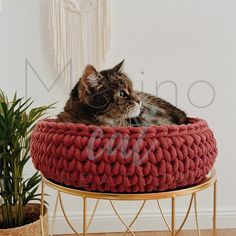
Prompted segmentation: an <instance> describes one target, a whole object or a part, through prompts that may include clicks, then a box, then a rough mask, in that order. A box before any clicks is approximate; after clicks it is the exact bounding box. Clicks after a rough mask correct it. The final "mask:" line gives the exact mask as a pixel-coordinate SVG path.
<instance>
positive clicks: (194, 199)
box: [40, 179, 217, 236]
mask: <svg viewBox="0 0 236 236" xmlns="http://www.w3.org/2000/svg"><path fill="white" fill-rule="evenodd" d="M44 184H45V183H44V181H42V185H41V186H42V189H41V208H40V223H41V233H42V234H41V235H42V236H44V235H45V234H44V224H43V215H44V187H45V186H44ZM196 192H197V191H196ZM196 192H194V193H192V194H191V199H190V202H189V206H188V209H187V212H186V214H185V217H184V219H183V222H182V224H181V225H180V227H179V228H178V230H177V231H176V230H175V205H176V203H175V198H176V196H175V195H173V196H172V197H171V199H172V213H171V227H170V226H169V224H168V221H167V219H166V217H165V215H164V213H163V211H162V208H161V205H160V202H159V200H157V205H158V208H159V210H160V213H161V216H162V218H163V220H164V222H165V224H166V226H167V228H168V230H169V231H170V233H171V235H172V236H177V235H178V234H179V233H180V232H181V230H182V228H183V226H184V224H185V223H186V221H187V219H188V216H189V213H190V210H191V207H192V203H193V202H194V215H195V222H196V227H197V232H198V236H201V232H200V228H199V221H198V212H197V196H196ZM107 200H108V201H109V202H110V204H111V206H112V209H113V210H114V212H115V214H116V215H117V217H118V218H119V220H120V221H121V223H122V224H123V225H124V226H125V227H126V230H125V231H124V233H123V236H125V235H126V234H127V233H128V232H130V233H131V234H132V235H133V236H135V234H134V232H133V231H132V230H131V227H132V226H133V224H134V223H135V221H136V220H137V218H138V216H139V215H140V213H141V211H142V210H143V208H144V206H145V204H146V201H147V200H143V202H142V204H141V206H140V208H139V210H138V212H137V213H136V215H135V216H134V218H133V220H132V221H131V223H130V224H129V225H128V224H126V223H125V221H124V220H123V219H122V217H121V216H120V215H119V213H118V211H117V209H116V207H115V206H114V204H113V201H112V200H109V199H107ZM58 202H59V203H60V207H61V209H62V212H63V215H64V217H65V219H66V221H67V223H68V224H69V226H70V228H71V229H72V230H73V232H74V233H75V234H76V235H77V236H80V234H79V233H78V232H77V231H76V230H75V228H74V227H73V225H72V224H71V222H70V221H69V219H68V217H67V215H66V211H65V209H64V206H63V202H62V198H61V192H60V190H57V198H56V202H55V206H54V212H53V219H52V227H51V232H50V235H51V236H52V231H53V226H54V223H55V217H56V212H57V208H58ZM216 202H217V179H216V180H215V181H214V202H213V235H214V236H216V213H217V212H216V205H217V203H216ZM98 204H99V199H97V201H96V204H95V207H94V209H93V212H92V215H91V217H90V220H89V221H88V224H87V222H86V218H87V217H86V214H87V198H86V197H84V196H83V235H84V236H86V233H87V231H88V229H89V226H90V224H91V223H92V220H93V218H94V215H95V212H96V210H97V207H98Z"/></svg>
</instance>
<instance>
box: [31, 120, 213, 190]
mask: <svg viewBox="0 0 236 236" xmlns="http://www.w3.org/2000/svg"><path fill="white" fill-rule="evenodd" d="M188 121H189V123H188V124H187V125H179V126H178V125H164V126H149V127H115V128H113V127H107V126H93V125H89V126H87V125H84V124H73V123H61V122H55V121H54V120H42V121H40V122H39V123H38V124H37V125H36V128H35V130H34V132H33V134H32V138H31V157H32V160H33V163H34V166H35V167H36V169H38V170H39V171H41V173H42V174H43V175H44V176H45V177H46V178H49V179H51V180H54V181H56V182H58V183H61V184H64V185H66V186H70V187H75V188H78V189H84V190H87V191H100V192H114V193H116V192H120V193H123V192H126V193H136V192H153V191H164V190H170V189H175V188H179V187H184V186H188V185H192V184H196V183H198V182H200V181H201V180H202V179H203V178H204V177H205V176H206V175H207V174H208V173H209V171H210V170H211V168H212V166H213V164H214V162H215V159H216V155H217V148H216V141H215V139H214V136H213V133H212V131H211V130H210V129H209V127H208V125H207V123H206V121H204V120H201V119H195V118H189V119H188Z"/></svg>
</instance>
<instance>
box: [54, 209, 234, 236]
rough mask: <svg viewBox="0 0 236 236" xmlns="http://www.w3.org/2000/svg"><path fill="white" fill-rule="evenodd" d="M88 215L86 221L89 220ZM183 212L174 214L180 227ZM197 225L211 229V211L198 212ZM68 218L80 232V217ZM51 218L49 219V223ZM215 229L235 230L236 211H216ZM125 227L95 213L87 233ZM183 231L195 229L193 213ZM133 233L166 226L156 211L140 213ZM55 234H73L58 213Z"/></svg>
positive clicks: (126, 217)
mask: <svg viewBox="0 0 236 236" xmlns="http://www.w3.org/2000/svg"><path fill="white" fill-rule="evenodd" d="M120 214H121V216H122V218H123V219H124V220H125V222H127V223H129V222H131V221H132V219H133V217H134V214H135V213H134V214H131V213H128V212H124V211H123V212H121V213H120ZM89 216H90V215H88V219H89ZM184 216H185V212H177V213H176V223H177V225H180V224H181V222H182V220H183V218H184ZM198 216H199V223H200V228H201V229H211V228H212V211H204V210H200V211H199V212H198ZM68 217H69V219H70V221H71V223H72V224H73V226H74V227H75V228H76V229H77V230H78V231H79V232H81V231H82V230H81V229H82V215H81V214H78V213H77V214H76V213H75V212H69V213H68ZM166 217H167V219H168V220H169V222H170V213H168V212H167V213H166ZM51 220H52V217H50V222H51ZM217 228H236V209H233V210H218V212H217ZM124 229H125V227H124V226H123V225H122V224H121V222H120V221H119V219H118V218H117V216H116V215H115V214H112V212H97V214H96V215H95V216H94V219H93V223H92V224H91V227H90V228H89V232H91V233H92V232H93V233H95V232H96V233H101V232H123V231H124ZM184 229H196V225H195V218H194V214H193V212H191V213H190V215H189V219H188V220H187V222H186V224H185V227H184ZM132 230H134V231H158V230H166V226H165V224H164V222H163V220H162V218H161V215H160V213H158V210H155V211H149V212H144V213H142V214H141V215H140V216H139V218H138V219H137V221H136V223H135V224H134V225H133V227H132ZM53 232H54V233H55V234H69V233H73V232H72V231H71V229H70V228H69V227H68V225H67V223H66V220H65V218H64V217H63V215H62V214H61V213H60V214H59V215H58V216H57V217H56V220H55V225H54V230H53Z"/></svg>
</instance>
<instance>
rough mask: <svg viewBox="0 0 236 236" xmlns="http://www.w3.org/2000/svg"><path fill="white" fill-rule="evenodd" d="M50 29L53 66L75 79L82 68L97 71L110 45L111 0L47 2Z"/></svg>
mask: <svg viewBox="0 0 236 236" xmlns="http://www.w3.org/2000/svg"><path fill="white" fill-rule="evenodd" d="M50 4H51V6H50V17H49V29H50V37H51V40H52V46H53V54H54V56H55V67H56V68H57V70H58V71H59V72H63V71H64V72H65V73H64V75H65V78H66V79H67V81H68V80H69V78H72V79H73V80H74V79H78V78H79V77H80V76H81V73H82V71H83V69H84V67H85V66H86V65H87V64H92V65H94V66H96V67H97V68H98V69H99V67H100V65H101V63H102V62H103V61H104V59H105V55H106V52H107V50H108V47H109V42H110V32H111V8H110V0H50Z"/></svg>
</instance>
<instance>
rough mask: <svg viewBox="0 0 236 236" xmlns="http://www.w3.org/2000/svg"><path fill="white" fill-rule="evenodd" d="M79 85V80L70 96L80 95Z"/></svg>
mask: <svg viewBox="0 0 236 236" xmlns="http://www.w3.org/2000/svg"><path fill="white" fill-rule="evenodd" d="M78 86H79V82H78V83H77V84H76V85H75V87H74V88H73V89H72V90H71V92H70V96H71V97H73V98H77V97H79V90H78V89H79V88H78Z"/></svg>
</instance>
